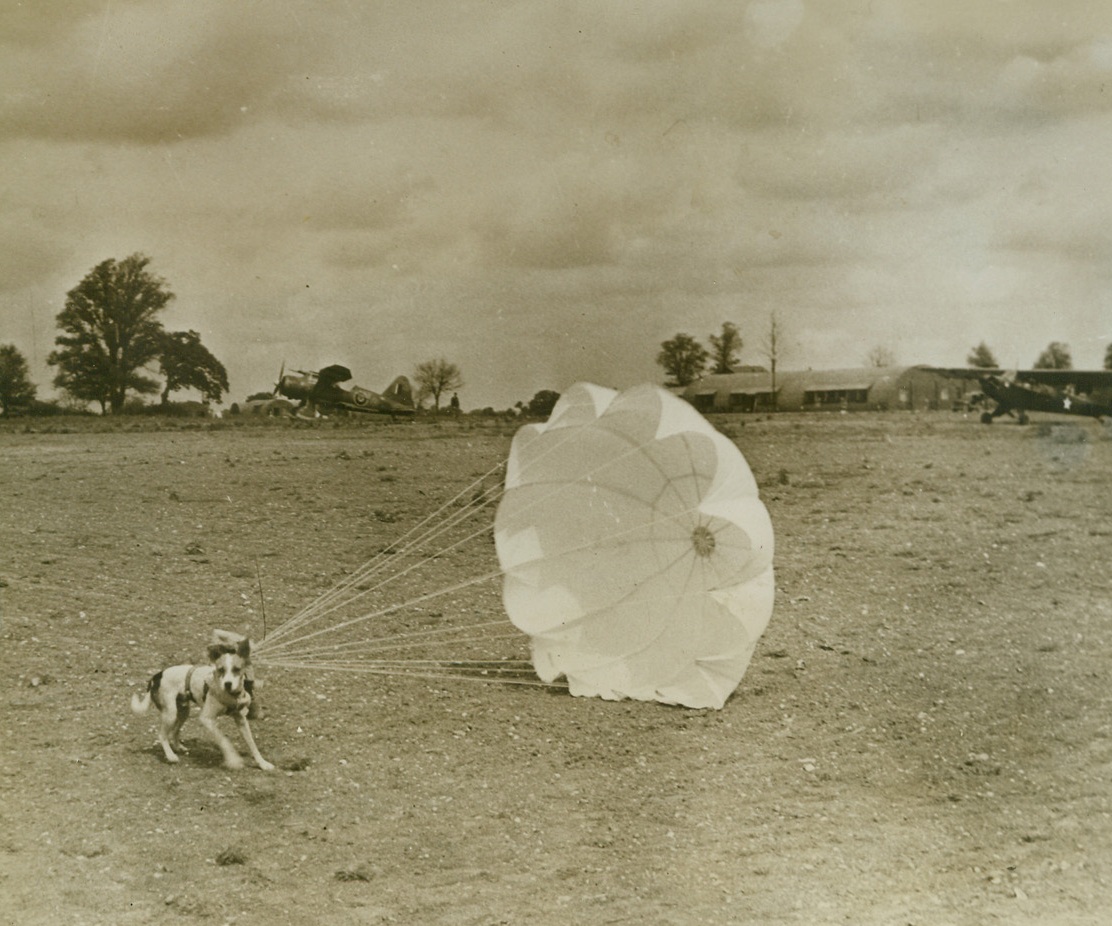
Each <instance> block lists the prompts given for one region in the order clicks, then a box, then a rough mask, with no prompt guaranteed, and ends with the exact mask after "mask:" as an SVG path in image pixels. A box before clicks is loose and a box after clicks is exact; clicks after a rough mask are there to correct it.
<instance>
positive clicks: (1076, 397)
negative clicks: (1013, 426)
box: [932, 367, 1112, 424]
mask: <svg viewBox="0 0 1112 926" xmlns="http://www.w3.org/2000/svg"><path fill="white" fill-rule="evenodd" d="M932 369H934V370H935V372H937V373H941V374H942V375H944V376H950V377H963V378H966V379H976V380H978V381H979V382H980V384H981V391H982V392H983V393H984V395H985V397H986V398H988V399H991V400H992V401H993V402H994V403H996V404H995V407H994V408H991V409H989V408H986V409H985V410H984V411H982V412H981V423H982V424H992V422H993V421H995V420H996V419H997V418H999V417H1001V416H1002V415H1009V416H1011V417H1013V418H1015V419H1016V420H1017V421H1018V422H1019V423H1020V424H1026V423H1027V422H1028V421H1029V420H1030V419H1029V418H1028V417H1027V412H1028V411H1032V412H1051V413H1055V414H1059V415H1083V416H1087V417H1089V418H1096V419H1097V420H1100V419H1102V418H1112V370H1016V371H1014V372H1011V373H1005V372H1004V371H1003V370H996V369H969V368H962V369H940V368H937V367H933V368H932Z"/></svg>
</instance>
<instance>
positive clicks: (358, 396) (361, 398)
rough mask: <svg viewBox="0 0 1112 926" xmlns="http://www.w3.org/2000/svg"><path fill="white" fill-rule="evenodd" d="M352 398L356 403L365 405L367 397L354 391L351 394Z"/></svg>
mask: <svg viewBox="0 0 1112 926" xmlns="http://www.w3.org/2000/svg"><path fill="white" fill-rule="evenodd" d="M352 398H353V399H354V400H355V404H356V405H366V404H367V397H366V396H365V395H364V394H363V393H362V392H357V393H355V395H353V396H352Z"/></svg>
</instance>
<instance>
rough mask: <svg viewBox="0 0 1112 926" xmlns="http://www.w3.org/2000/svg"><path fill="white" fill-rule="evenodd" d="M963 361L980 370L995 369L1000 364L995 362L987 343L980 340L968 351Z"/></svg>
mask: <svg viewBox="0 0 1112 926" xmlns="http://www.w3.org/2000/svg"><path fill="white" fill-rule="evenodd" d="M965 362H966V363H967V364H969V366H971V367H977V368H978V369H980V370H995V369H997V368H999V366H1000V364H999V363H997V362H996V356H995V355H994V354H993V353H992V351H991V350H989V349H988V345H987V344H985V342H984V341H982V342H981V343H980V344H978V345H977V346H976V347H974V348H973V350H971V351H970V352H969V356H968V357H966V358H965Z"/></svg>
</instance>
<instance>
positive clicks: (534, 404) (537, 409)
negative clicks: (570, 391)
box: [518, 389, 560, 418]
mask: <svg viewBox="0 0 1112 926" xmlns="http://www.w3.org/2000/svg"><path fill="white" fill-rule="evenodd" d="M559 401H560V393H558V392H553V391H552V390H551V389H542V390H541V391H540V392H538V393H537V394H536V395H534V396H533V398H531V399H530V400H529V404H528V405H526V406H525V407H524V411H525V414H527V415H528V416H529V417H530V418H547V417H548V416H549V415H551V414H552V409H554V408H555V407H556V403H557V402H559ZM518 405H521V403H520V402H519V403H518Z"/></svg>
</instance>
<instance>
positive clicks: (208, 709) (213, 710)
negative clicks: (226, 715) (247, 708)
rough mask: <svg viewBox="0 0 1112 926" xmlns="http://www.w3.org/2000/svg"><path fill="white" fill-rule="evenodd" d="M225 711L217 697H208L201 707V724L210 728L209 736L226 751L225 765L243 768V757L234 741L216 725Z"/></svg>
mask: <svg viewBox="0 0 1112 926" xmlns="http://www.w3.org/2000/svg"><path fill="white" fill-rule="evenodd" d="M223 712H224V708H223V706H222V705H221V704H220V702H219V701H217V700H216V699H215V698H209V699H207V700H206V701H205V704H204V707H202V708H201V716H200V721H201V725H202V726H203V727H204V728H205V729H206V730H208V732H209V736H211V737H212V739H213V741H214V742H215V743H216V745H217V746H219V747H220V751H221V752H222V753H224V765H225V766H227V767H228V768H231V769H240V768H243V757H242V756H241V755H240V754H239V753H238V752H236V748H235V746H233V745H232V741H231V740H230V739H228V737H226V736H225V735H224V734H223V733H221V732H220V728H219V727H218V726H217V725H216V718H217V717H219V716H220V714H222V713H223ZM237 716H238V715H237Z"/></svg>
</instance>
